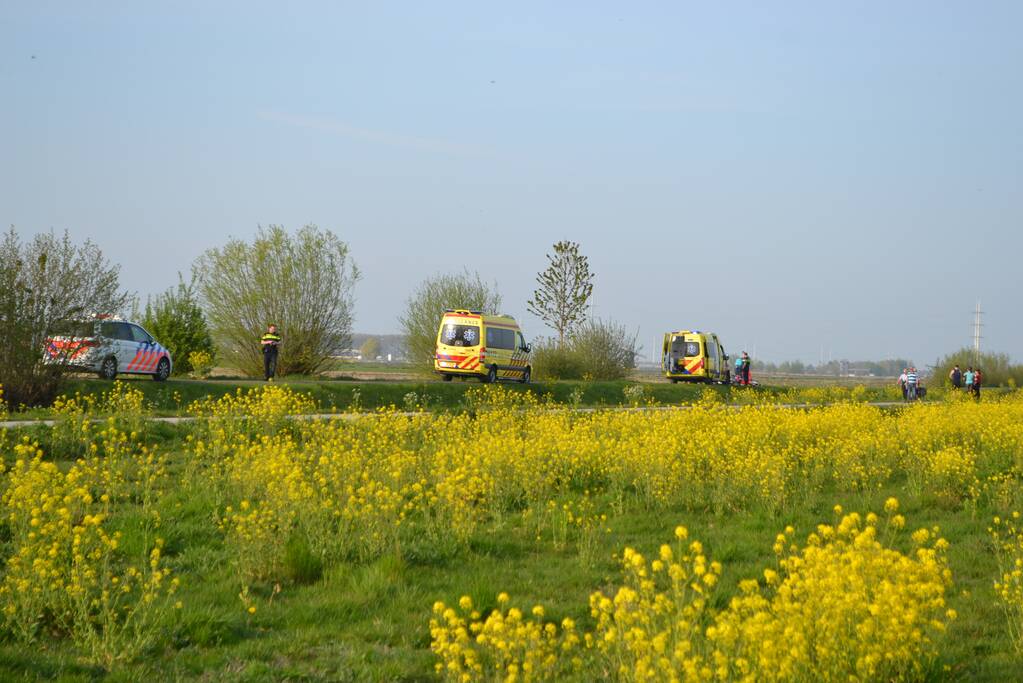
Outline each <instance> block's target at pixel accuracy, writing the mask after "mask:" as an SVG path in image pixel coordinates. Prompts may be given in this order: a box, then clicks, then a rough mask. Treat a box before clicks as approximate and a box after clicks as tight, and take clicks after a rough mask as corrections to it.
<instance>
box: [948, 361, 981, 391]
mask: <svg viewBox="0 0 1023 683" xmlns="http://www.w3.org/2000/svg"><path fill="white" fill-rule="evenodd" d="M948 378H949V379H950V380H952V388H953V389H954V390H956V391H959V390H960V389H965V390H966V391H968V392H969V393H971V394H973V397H974V398H980V385H981V382H982V380H983V373H981V371H980V368H977V369H976V370H974V369H973V367H972V366H969V367H967V368H966V372H963V371H962V370H960V369H959V366H958V365H956V366H955V367H953V368H952V371H951V372H949V373H948Z"/></svg>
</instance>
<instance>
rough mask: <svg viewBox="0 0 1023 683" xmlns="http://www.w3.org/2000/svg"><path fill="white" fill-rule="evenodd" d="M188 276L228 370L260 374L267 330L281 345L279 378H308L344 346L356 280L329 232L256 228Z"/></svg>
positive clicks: (347, 256)
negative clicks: (272, 329) (269, 327)
mask: <svg viewBox="0 0 1023 683" xmlns="http://www.w3.org/2000/svg"><path fill="white" fill-rule="evenodd" d="M193 271H194V274H195V281H196V286H197V288H198V291H199V294H200V296H201V298H202V301H203V303H204V304H205V306H204V308H205V310H206V316H207V320H208V321H209V325H210V332H211V333H212V335H213V341H214V343H215V344H216V346H217V352H218V355H219V357H220V358H222V359H223V360H224V362H225V364H226V365H228V366H230V367H233V368H236V369H238V370H241V371H242V372H245V373H246V374H248V375H252V376H258V375H259V374H260V373H261V372H262V370H263V360H262V355H263V354H262V351H261V349H260V344H259V339H260V337H261V336H262V335H263V333H264V332H266V328H267V325H269V324H271V323H273V324H275V325H277V328H278V330H280V334H281V336H282V337H283V338H284V340H283V344H282V348H281V360H280V365H279V366H278V368H279V373H280V374H281V375H289V374H301V375H308V374H314V373H316V372H317V371H319V370H320V369H321V368H322V367H323V365H324V363H326V362H327V360H329V359H330V357H331V355H332V354H335V353H337V352H338V351H340V350H342V349H344V348H346V347H347V346H348V344H349V343H350V342H351V333H352V323H353V320H354V314H355V296H354V293H355V292H354V290H355V284H356V283H357V282H358V281H359V278H360V273H359V269H358V268H357V267H356V265H355V262H354V261H353V260H352V257H351V253H350V251H349V249H348V245H347V244H346V243H345V242H343V241H342V240H341V239H340V238H339V237H338V236H337V235H335V234H334V233H333V232H331V231H330V230H321V229H320V228H318V227H316V226H315V225H307V226H305V227H304V228H301V229H300V230H298V231H297V232H295V233H289V232H288V231H286V230H285V229H284V228H283V227H281V226H279V225H271V226H269V227H266V228H263V227H260V228H259V230H258V232H257V233H256V238H255V239H254V240H253V241H252V242H251V243H249V242H245V241H243V240H239V239H232V240H231V241H229V242H228V243H227V244H225V245H224V246H223V247H220V248H215V249H210V250H208V251H207V252H206V253H204V254H203V255H202V256H200V257H199V259H198V260H197V261H196V262H195V266H194V268H193Z"/></svg>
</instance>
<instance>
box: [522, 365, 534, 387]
mask: <svg viewBox="0 0 1023 683" xmlns="http://www.w3.org/2000/svg"><path fill="white" fill-rule="evenodd" d="M532 376H533V371H532V369H531V368H528V367H527V368H526V369H525V370H523V371H522V379H520V380H519V381H520V382H522V383H523V384H529V380H530V379H531V378H532Z"/></svg>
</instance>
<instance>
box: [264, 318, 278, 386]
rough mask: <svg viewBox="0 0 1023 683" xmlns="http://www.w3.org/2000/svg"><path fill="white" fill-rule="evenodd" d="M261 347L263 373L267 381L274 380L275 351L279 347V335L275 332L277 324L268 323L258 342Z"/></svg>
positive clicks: (275, 370) (275, 371)
mask: <svg viewBox="0 0 1023 683" xmlns="http://www.w3.org/2000/svg"><path fill="white" fill-rule="evenodd" d="M259 343H260V344H261V345H262V347H263V375H264V379H266V381H267V382H272V381H273V380H274V375H275V374H276V373H277V352H278V350H279V349H280V347H281V335H279V334H277V326H276V325H274V324H270V325H269V326H267V328H266V334H264V335H263V337H262V339H260V342H259Z"/></svg>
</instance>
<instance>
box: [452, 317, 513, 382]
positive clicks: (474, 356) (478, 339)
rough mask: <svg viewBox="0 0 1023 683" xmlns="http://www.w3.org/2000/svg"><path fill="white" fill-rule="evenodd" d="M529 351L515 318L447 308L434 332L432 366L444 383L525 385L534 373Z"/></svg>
mask: <svg viewBox="0 0 1023 683" xmlns="http://www.w3.org/2000/svg"><path fill="white" fill-rule="evenodd" d="M529 351H530V348H529V344H527V343H526V340H525V339H524V338H523V336H522V330H521V329H520V328H519V324H518V323H517V322H515V318H512V317H511V316H507V315H484V314H482V313H480V312H479V311H467V310H463V309H457V310H455V309H449V310H447V311H445V312H444V315H443V317H442V318H441V321H440V329H439V330H438V331H437V352H436V355H435V357H434V361H433V367H434V370H436V371H437V372H438V373H440V376H441V378H442V379H443V380H444V381H445V382H450V381H451V380H452V379H453V378H455V377H477V378H479V379H480V380H481V381H483V382H488V383H489V382H497V381H499V380H514V381H518V382H522V383H523V384H527V383H528V382H529V378H530V376H531V375H532V371H533V370H532V368H531V367H530V365H529Z"/></svg>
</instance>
